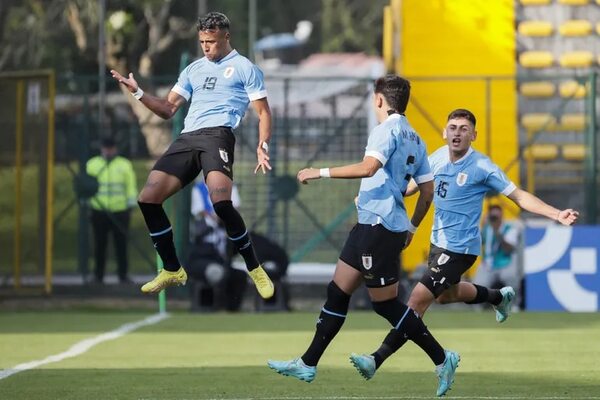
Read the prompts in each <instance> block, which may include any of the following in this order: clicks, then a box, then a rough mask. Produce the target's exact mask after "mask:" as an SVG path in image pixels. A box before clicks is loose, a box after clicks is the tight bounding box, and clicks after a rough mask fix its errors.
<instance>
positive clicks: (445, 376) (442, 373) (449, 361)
mask: <svg viewBox="0 0 600 400" xmlns="http://www.w3.org/2000/svg"><path fill="white" fill-rule="evenodd" d="M445 353H446V359H445V360H444V363H443V364H442V365H441V366H439V367H437V368H436V371H435V372H436V373H437V376H438V389H437V393H436V394H437V396H438V397H441V396H443V395H445V394H446V392H447V391H448V390H450V386H452V384H453V383H454V373H455V372H456V368H458V362H459V361H460V356H459V355H458V353H456V352H454V351H450V350H446V351H445Z"/></svg>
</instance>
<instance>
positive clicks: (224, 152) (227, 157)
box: [219, 149, 229, 162]
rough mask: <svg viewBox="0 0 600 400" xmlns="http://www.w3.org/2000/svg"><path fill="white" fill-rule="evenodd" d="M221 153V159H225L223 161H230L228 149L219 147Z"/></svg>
mask: <svg viewBox="0 0 600 400" xmlns="http://www.w3.org/2000/svg"><path fill="white" fill-rule="evenodd" d="M219 155H220V156H221V160H223V162H229V155H228V154H227V150H225V149H219Z"/></svg>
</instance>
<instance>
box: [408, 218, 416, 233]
mask: <svg viewBox="0 0 600 400" xmlns="http://www.w3.org/2000/svg"><path fill="white" fill-rule="evenodd" d="M408 231H409V232H410V233H415V232H416V231H417V227H416V226H414V225H413V224H412V222H411V221H408Z"/></svg>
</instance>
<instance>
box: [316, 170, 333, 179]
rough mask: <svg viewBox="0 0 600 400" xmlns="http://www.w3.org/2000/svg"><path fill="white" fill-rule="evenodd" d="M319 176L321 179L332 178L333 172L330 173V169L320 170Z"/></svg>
mask: <svg viewBox="0 0 600 400" xmlns="http://www.w3.org/2000/svg"><path fill="white" fill-rule="evenodd" d="M319 175H320V176H321V178H331V172H330V171H329V168H321V169H320V170H319Z"/></svg>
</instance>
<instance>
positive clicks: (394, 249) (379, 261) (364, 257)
mask: <svg viewBox="0 0 600 400" xmlns="http://www.w3.org/2000/svg"><path fill="white" fill-rule="evenodd" d="M405 244H406V232H392V231H389V230H387V229H386V228H385V227H384V226H382V225H380V224H377V225H365V224H356V225H354V228H352V230H351V231H350V234H349V235H348V239H346V244H344V248H343V249H342V253H341V254H340V260H342V261H343V262H345V263H346V264H348V265H350V266H351V267H353V268H355V269H357V270H359V271H360V272H361V273H362V275H363V277H364V279H365V284H366V285H367V287H382V286H389V285H392V284H394V283H396V282H398V277H399V275H400V252H401V251H402V249H403V248H404V245H405Z"/></svg>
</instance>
